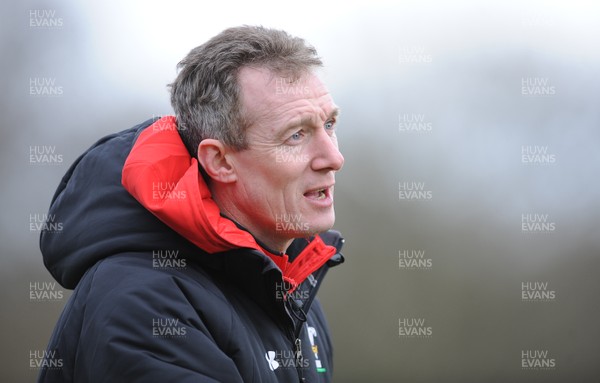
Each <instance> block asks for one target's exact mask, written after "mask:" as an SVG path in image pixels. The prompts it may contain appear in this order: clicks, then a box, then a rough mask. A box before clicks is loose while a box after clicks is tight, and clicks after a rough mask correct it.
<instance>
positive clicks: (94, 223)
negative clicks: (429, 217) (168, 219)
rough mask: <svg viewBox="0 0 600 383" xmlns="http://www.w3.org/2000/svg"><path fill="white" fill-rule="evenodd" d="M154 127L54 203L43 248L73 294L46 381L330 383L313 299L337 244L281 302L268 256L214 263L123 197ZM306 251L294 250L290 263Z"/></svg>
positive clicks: (72, 173) (112, 144) (234, 256)
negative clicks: (142, 141)
mask: <svg viewBox="0 0 600 383" xmlns="http://www.w3.org/2000/svg"><path fill="white" fill-rule="evenodd" d="M152 122H154V121H152V120H151V121H146V122H145V123H143V124H140V125H138V126H136V127H134V128H131V129H129V130H126V131H123V132H120V133H117V134H114V135H110V136H107V137H105V138H103V139H101V140H100V141H98V142H97V143H96V144H95V145H93V146H92V147H91V148H90V149H89V150H88V151H86V152H85V153H84V154H83V155H82V156H81V157H79V158H78V159H77V160H76V161H75V163H74V164H73V165H72V166H71V168H70V169H69V170H68V171H67V173H66V175H65V176H64V178H63V179H62V181H61V183H60V185H59V187H58V190H57V191H56V193H55V195H54V197H53V199H52V203H51V208H50V211H49V217H52V219H53V220H54V221H55V222H61V223H62V228H63V229H62V231H61V232H51V231H43V232H42V235H41V238H40V247H41V249H42V253H43V256H44V263H45V265H46V267H47V268H48V270H49V271H50V273H51V274H52V275H53V276H54V278H55V279H56V280H57V281H58V282H59V283H60V284H61V285H62V286H64V287H66V288H69V289H72V288H74V289H75V291H74V293H73V295H72V297H71V298H70V300H69V301H68V303H67V305H66V307H65V309H64V312H63V313H62V315H61V317H60V319H59V321H58V323H57V325H56V328H55V330H54V333H53V334H52V337H51V339H50V343H49V345H48V353H47V354H48V355H50V356H51V357H52V358H53V359H54V360H53V361H47V363H45V366H46V367H45V368H43V369H42V370H41V372H40V375H39V380H38V381H39V382H77V383H83V382H111V383H113V382H129V383H131V382H224V383H233V382H286V383H289V382H297V381H306V382H330V381H331V376H332V369H333V359H332V344H331V339H330V336H329V331H328V329H327V324H326V321H325V318H324V315H323V312H322V310H321V307H320V305H319V302H318V300H316V299H314V298H315V294H316V293H317V290H318V288H319V286H320V283H321V281H322V279H323V276H324V275H325V273H326V272H327V270H328V268H329V267H331V266H333V265H336V264H339V263H341V262H342V261H343V257H342V256H341V254H340V253H339V250H340V249H341V246H342V242H343V239H342V238H341V237H340V235H339V233H337V232H335V231H329V232H327V233H323V234H322V235H321V238H322V239H323V241H324V242H325V243H328V244H331V245H333V246H335V247H336V249H337V252H336V254H335V255H334V256H333V257H332V258H331V259H330V260H329V261H328V262H327V263H326V264H325V265H323V266H322V267H320V268H319V269H318V270H317V271H315V272H313V273H312V274H311V275H310V276H309V277H308V278H307V279H306V280H305V281H304V282H303V283H302V284H301V285H300V286H299V287H298V288H297V289H296V290H295V291H294V292H293V294H291V295H290V296H288V297H286V298H285V299H284V298H283V296H284V295H285V291H282V285H285V284H282V272H281V271H280V269H279V268H278V267H277V266H276V265H275V263H274V262H273V260H272V259H271V258H270V257H268V256H266V255H265V253H263V252H261V251H259V250H257V249H249V248H237V249H231V250H227V251H222V252H218V253H208V252H206V251H204V250H202V249H201V248H199V247H198V246H196V245H194V244H192V243H191V242H189V241H188V240H186V239H185V238H184V237H182V236H181V235H179V234H178V233H177V232H175V231H174V230H172V229H171V228H170V227H169V226H167V225H166V224H165V223H163V222H161V220H159V219H157V218H156V217H155V216H154V215H153V214H152V213H150V212H149V211H148V210H147V209H145V208H144V207H143V206H142V205H140V203H138V202H137V201H136V200H135V199H134V198H133V197H132V195H130V194H129V193H128V192H127V190H125V188H124V187H123V186H122V184H121V171H122V169H123V165H124V163H125V160H126V158H127V156H128V154H129V152H130V151H131V150H132V146H133V145H134V143H135V141H136V139H137V138H138V136H139V135H140V134H141V132H142V131H143V130H144V129H147V128H148V127H149V126H150V124H151V123H152ZM306 243H307V241H306V240H304V239H302V240H295V241H294V242H293V244H292V245H291V246H290V248H289V249H288V255H289V256H290V259H293V258H294V257H295V256H296V255H297V254H298V253H300V251H301V250H302V248H303V247H304V246H305V245H306ZM57 361H58V362H59V363H56V362H57ZM52 362H54V363H52ZM302 379H305V380H302Z"/></svg>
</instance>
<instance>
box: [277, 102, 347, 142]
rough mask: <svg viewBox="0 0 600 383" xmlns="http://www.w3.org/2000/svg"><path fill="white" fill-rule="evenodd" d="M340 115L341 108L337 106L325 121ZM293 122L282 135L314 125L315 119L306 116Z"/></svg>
mask: <svg viewBox="0 0 600 383" xmlns="http://www.w3.org/2000/svg"><path fill="white" fill-rule="evenodd" d="M339 115H340V108H338V107H337V106H336V107H334V108H333V110H332V111H331V112H330V113H329V114H328V115H327V118H326V119H325V121H329V120H331V119H332V118H336V117H337V116H339ZM292 121H293V122H291V123H289V124H288V125H286V127H285V128H284V129H283V130H282V132H281V135H285V134H286V133H287V132H289V131H290V130H292V129H294V128H297V127H299V126H305V125H311V124H312V123H313V118H312V116H305V117H301V118H300V119H299V120H297V119H294V120H292Z"/></svg>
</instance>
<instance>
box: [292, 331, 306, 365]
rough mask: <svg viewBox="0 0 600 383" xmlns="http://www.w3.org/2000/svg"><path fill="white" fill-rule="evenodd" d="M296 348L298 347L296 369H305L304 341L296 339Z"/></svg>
mask: <svg viewBox="0 0 600 383" xmlns="http://www.w3.org/2000/svg"><path fill="white" fill-rule="evenodd" d="M294 346H295V347H296V350H295V351H296V352H295V354H296V367H297V368H298V367H299V368H302V367H304V357H303V356H302V340H301V339H300V338H296V341H295V342H294Z"/></svg>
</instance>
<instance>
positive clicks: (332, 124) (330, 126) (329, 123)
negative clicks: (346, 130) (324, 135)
mask: <svg viewBox="0 0 600 383" xmlns="http://www.w3.org/2000/svg"><path fill="white" fill-rule="evenodd" d="M323 127H324V128H325V130H333V128H334V127H335V120H329V121H327V122H326V123H325V125H323Z"/></svg>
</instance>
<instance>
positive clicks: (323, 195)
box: [304, 185, 333, 201]
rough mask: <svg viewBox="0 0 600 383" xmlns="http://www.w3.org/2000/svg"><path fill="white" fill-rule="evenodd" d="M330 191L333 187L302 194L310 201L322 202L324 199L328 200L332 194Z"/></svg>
mask: <svg viewBox="0 0 600 383" xmlns="http://www.w3.org/2000/svg"><path fill="white" fill-rule="evenodd" d="M332 191H333V185H330V186H323V187H319V188H317V189H311V190H309V191H307V192H306V193H304V197H306V198H308V199H311V200H316V201H322V200H325V199H330V198H331V197H332V194H333V193H332Z"/></svg>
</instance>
